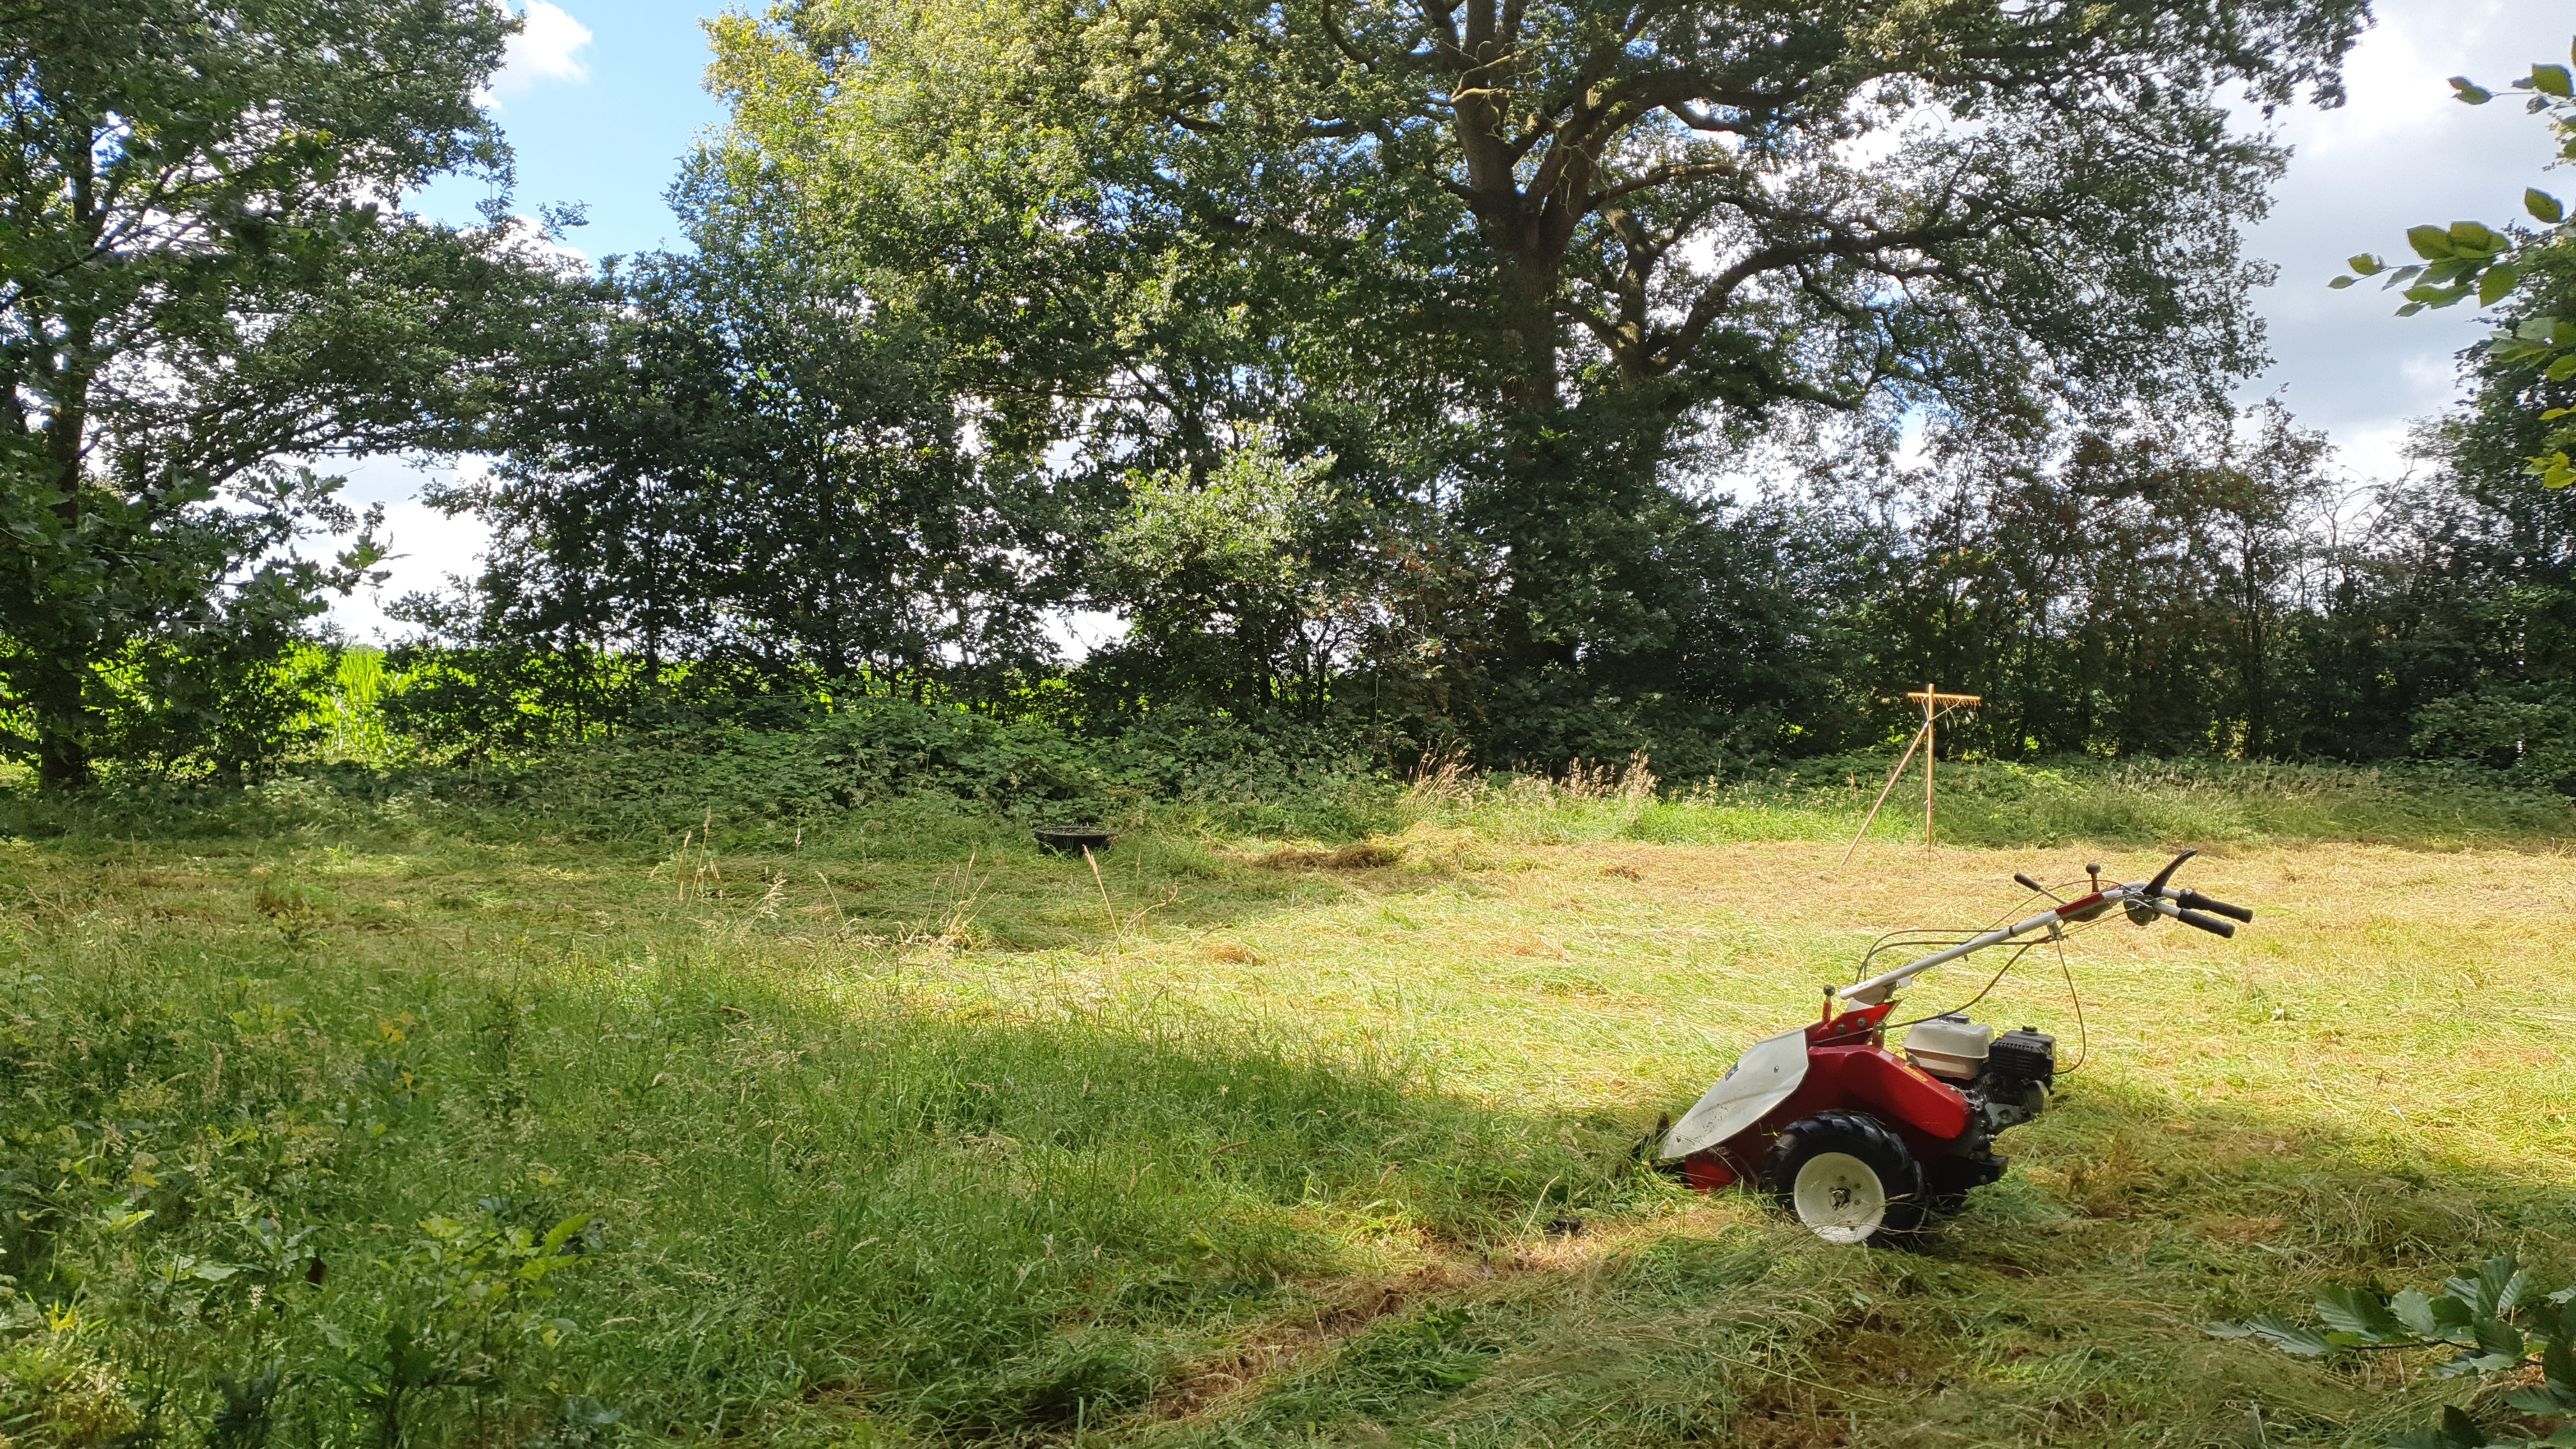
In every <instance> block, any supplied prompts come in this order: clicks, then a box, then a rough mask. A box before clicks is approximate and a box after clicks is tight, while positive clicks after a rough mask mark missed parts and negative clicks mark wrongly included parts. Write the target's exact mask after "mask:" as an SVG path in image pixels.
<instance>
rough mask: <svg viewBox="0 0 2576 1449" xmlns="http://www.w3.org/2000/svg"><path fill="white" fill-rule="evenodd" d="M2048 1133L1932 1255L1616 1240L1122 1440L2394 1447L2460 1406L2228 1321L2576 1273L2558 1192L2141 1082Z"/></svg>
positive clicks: (2023, 1139)
mask: <svg viewBox="0 0 2576 1449" xmlns="http://www.w3.org/2000/svg"><path fill="white" fill-rule="evenodd" d="M2070 1085H2072V1084H2070ZM2042 1125H2043V1126H2044V1128H2045V1130H2044V1131H2031V1130H2029V1129H2025V1131H2024V1132H2023V1133H2022V1134H2017V1136H2018V1140H2015V1139H2007V1145H2008V1146H2012V1147H2015V1148H2017V1149H2018V1153H2019V1155H2020V1156H2021V1157H2022V1159H2023V1164H2022V1165H2021V1166H2018V1167H2016V1169H2015V1170H2014V1171H2013V1173H2012V1174H2011V1176H2010V1177H2008V1178H2007V1180H2006V1181H2005V1182H2004V1183H2001V1184H1998V1185H1997V1186H1995V1187H1993V1188H1989V1189H1985V1190H1982V1191H1981V1192H1979V1193H1978V1194H1977V1195H1976V1197H1975V1198H1974V1199H1973V1202H1972V1206H1971V1208H1970V1210H1969V1211H1968V1212H1966V1213H1965V1214H1963V1215H1962V1216H1960V1217H1959V1218H1957V1219H1955V1220H1953V1221H1951V1222H1950V1223H1949V1224H1947V1225H1946V1227H1945V1228H1944V1229H1943V1231H1942V1232H1941V1233H1940V1234H1939V1236H1938V1237H1937V1238H1936V1239H1935V1240H1934V1241H1932V1242H1931V1243H1930V1244H1928V1245H1927V1246H1926V1247H1925V1248H1924V1249H1923V1250H1921V1251H1870V1250H1855V1249H1841V1248H1833V1247H1829V1246H1826V1245H1823V1244H1821V1243H1818V1242H1816V1241H1815V1240H1813V1239H1812V1238H1809V1237H1807V1236H1806V1235H1805V1234H1804V1233H1803V1232H1801V1231H1799V1230H1797V1229H1796V1228H1794V1227H1793V1226H1791V1225H1789V1224H1787V1223H1786V1222H1785V1221H1784V1220H1782V1219H1781V1218H1780V1217H1779V1216H1778V1215H1776V1214H1775V1213H1772V1212H1771V1211H1770V1210H1768V1209H1767V1208H1765V1207H1763V1206H1762V1205H1761V1204H1760V1203H1759V1202H1758V1200H1755V1199H1752V1198H1750V1197H1749V1196H1745V1195H1735V1196H1733V1197H1731V1198H1729V1197H1721V1198H1720V1199H1719V1200H1718V1201H1716V1202H1714V1203H1712V1204H1710V1205H1709V1208H1708V1210H1707V1211H1706V1212H1704V1213H1701V1214H1698V1215H1685V1216H1683V1217H1681V1218H1679V1219H1673V1220H1669V1221H1668V1222H1666V1223H1664V1224H1663V1225H1660V1226H1657V1225H1655V1224H1654V1223H1653V1222H1652V1220H1648V1221H1647V1222H1644V1223H1640V1224H1637V1225H1632V1227H1631V1228H1630V1229H1629V1230H1628V1231H1626V1232H1625V1233H1622V1232H1621V1231H1620V1230H1619V1228H1618V1226H1617V1225H1615V1224H1603V1225H1601V1226H1602V1229H1603V1231H1604V1232H1605V1234H1607V1235H1608V1237H1607V1238H1606V1240H1605V1241H1604V1242H1603V1243H1602V1244H1601V1246H1600V1247H1599V1248H1598V1249H1597V1250H1596V1251H1594V1252H1592V1253H1590V1254H1587V1255H1578V1256H1576V1257H1574V1258H1572V1259H1571V1260H1569V1261H1566V1262H1564V1263H1562V1264H1561V1265H1560V1269H1561V1270H1560V1271H1555V1272H1548V1273H1539V1274H1527V1275H1516V1276H1509V1277H1502V1278H1497V1279H1494V1280H1492V1281H1490V1282H1486V1283H1482V1284H1479V1285H1476V1286H1474V1287H1471V1288H1468V1289H1465V1290H1462V1291H1460V1292H1458V1293H1455V1294H1452V1295H1448V1296H1446V1297H1443V1298H1439V1299H1435V1300H1432V1301H1428V1302H1426V1303H1423V1304H1422V1305H1420V1306H1419V1307H1417V1308H1416V1310H1415V1311H1414V1313H1413V1315H1412V1316H1411V1317H1410V1318H1407V1319H1404V1320H1397V1321H1390V1322H1387V1323H1384V1324H1381V1325H1378V1326H1376V1327H1373V1328H1371V1329H1369V1330H1367V1331H1366V1332H1364V1333H1362V1334H1360V1335H1359V1336H1357V1337H1355V1338H1353V1339H1351V1340H1350V1341H1348V1342H1346V1343H1344V1344H1342V1345H1341V1346H1340V1348H1339V1350H1338V1351H1337V1352H1335V1353H1332V1354H1330V1355H1327V1356H1323V1357H1320V1358H1318V1359H1316V1360H1315V1361H1312V1362H1310V1363H1307V1364H1306V1365H1304V1366H1302V1367H1299V1368H1296V1369H1293V1370H1291V1371H1288V1372H1285V1373H1283V1374H1281V1375H1279V1377H1278V1378H1277V1380H1276V1381H1275V1382H1273V1383H1271V1384H1269V1385H1266V1386H1263V1387H1262V1388H1261V1389H1260V1390H1258V1391H1256V1392H1253V1393H1250V1394H1246V1395H1242V1396H1239V1397H1238V1398H1237V1399H1236V1400H1235V1401H1233V1402H1231V1403H1229V1404H1228V1405H1226V1406H1224V1407H1223V1409H1222V1410H1221V1411H1220V1412H1216V1413H1210V1414H1203V1415H1200V1416H1198V1417H1197V1418H1196V1419H1195V1420H1194V1421H1192V1422H1188V1423H1180V1424H1162V1425H1142V1424H1139V1425H1133V1426H1129V1427H1127V1428H1125V1429H1123V1430H1122V1431H1121V1432H1118V1433H1114V1434H1110V1435H1106V1436H1103V1437H1102V1439H1101V1441H1100V1442H1103V1443H1109V1442H1137V1443H1150V1444H1175V1445H1178V1444H1188V1445H1217V1444H1224V1445H1246V1446H1249V1445H1269V1444H1281V1443H1313V1444H1369V1443H1389V1442H1392V1443H1399V1444H1419V1445H1443V1446H1446V1445H1451V1444H1456V1445H1468V1446H1505V1445H1532V1444H1546V1445H1551V1446H1559V1445H1563V1446H1579V1445H1602V1446H1609V1445H1622V1446H1633V1445H1660V1444H1693V1443H1725V1444H1740V1445H1756V1446H1762V1445H1793V1444H1794V1445H1868V1444H1881V1443H1884V1444H1888V1445H1896V1444H1920V1443H1925V1442H1956V1443H1979V1444H1984V1443H2008V1442H2045V1443H2051V1444H2102V1445H2114V1444H2138V1445H2152V1444H2159V1443H2161V1444H2169V1445H2170V1444H2211V1445H2233V1444H2239V1443H2242V1444H2247V1445H2256V1444H2263V1445H2272V1446H2283V1445H2298V1444H2319V1445H2323V1444H2344V1443H2348V1442H2353V1441H2355V1440H2356V1438H2358V1439H2360V1440H2361V1441H2363V1442H2375V1441H2376V1440H2378V1439H2383V1438H2385V1437H2386V1436H2387V1435H2388V1434H2389V1433H2392V1432H2395V1431H2397V1430H2400V1429H2404V1428H2411V1427H2415V1426H2418V1425H2420V1424H2422V1423H2423V1422H2425V1421H2426V1418H2427V1415H2428V1406H2429V1405H2430V1404H2431V1403H2433V1402H2435V1400H2436V1398H2437V1397H2438V1396H2440V1395H2443V1394H2445V1393H2448V1394H2452V1395H2456V1394H2458V1393H2460V1392H2463V1391H2464V1389H2463V1387H2462V1386H2461V1385H2458V1384H2456V1383H2453V1384H2448V1385H2444V1384H2440V1383H2435V1382H2427V1381H2420V1380H2419V1381H2413V1382H2409V1381H2407V1378H2406V1375H2407V1373H2408V1372H2409V1370H2410V1368H2411V1366H2410V1365H2403V1364H2397V1363H2390V1362H2384V1361H2382V1362H2377V1363H2374V1364H2370V1365H2363V1366H2360V1367H2350V1366H2340V1365H2321V1364H2317V1363H2311V1362H2306V1361H2301V1360H2296V1359H2292V1358H2289V1357H2286V1356H2284V1355H2281V1354H2279V1353H2276V1352H2273V1351H2271V1350H2268V1349H2265V1348H2262V1347H2260V1346H2259V1345H2255V1344H2251V1343H2247V1342H2244V1341H2222V1340H2218V1339H2213V1338H2211V1337H2210V1336H2209V1335H2207V1334H2206V1333H2205V1332H2204V1331H2203V1326H2204V1325H2206V1324H2208V1323H2210V1322H2213V1321H2218V1320H2223V1319H2230V1318H2240V1317H2243V1316H2246V1315H2248V1314H2251V1313H2258V1312H2288V1313H2291V1314H2294V1315H2296V1314H2301V1313H2303V1312H2304V1311H2305V1305H2306V1304H2307V1302H2308V1301H2309V1300H2310V1299H2312V1298H2313V1297H2314V1296H2315V1293H2316V1291H2317V1290H2318V1289H2319V1288H2321V1287H2323V1286H2326V1285H2327V1284H2330V1283H2336V1282H2355V1281H2359V1282H2368V1283H2372V1284H2374V1285H2376V1286H2379V1287H2381V1288H2383V1289H2393V1288H2396V1287H2400V1286H2405V1285H2408V1284H2419V1285H2420V1284H2422V1283H2425V1282H2430V1281H2437V1280H2438V1279H2439V1278H2440V1277H2441V1276H2442V1274H2443V1273H2445V1272H2448V1271H2455V1270H2457V1269H2458V1268H2459V1267H2460V1266H2461V1265H2463V1264H2469V1263H2474V1262H2475V1261H2477V1260H2479V1259H2482V1258H2484V1257H2486V1256H2489V1255H2492V1254H2494V1253H2498V1252H2514V1251H2520V1252H2521V1253H2522V1254H2523V1255H2524V1256H2525V1258H2526V1260H2529V1261H2536V1262H2540V1263H2545V1264H2549V1265H2551V1267H2552V1268H2553V1269H2554V1270H2555V1271H2556V1272H2557V1273H2558V1274H2559V1275H2560V1276H2561V1277H2563V1276H2565V1273H2566V1270H2567V1269H2568V1268H2569V1267H2570V1266H2571V1264H2576V1192H2571V1190H2570V1189H2569V1187H2568V1186H2567V1184H2566V1182H2565V1180H2564V1174H2562V1173H2557V1172H2552V1171H2545V1170H2535V1171H2534V1172H2532V1173H2530V1174H2528V1175H2526V1174H2521V1173H2513V1172H2502V1171H2498V1170H2496V1169H2495V1168H2493V1167H2490V1166H2482V1165H2479V1164H2475V1163H2470V1162H2466V1161H2461V1160H2457V1159H2450V1158H2444V1157H2441V1156H2439V1155H2430V1156H2426V1155H2417V1154H2411V1153H2409V1154H2401V1153H2400V1152H2399V1151H2398V1150H2396V1149H2394V1148H2393V1147H2392V1146H2391V1144H2390V1143H2389V1142H2387V1141H2383V1140H2365V1139H2355V1138H2352V1137H2348V1136H2346V1135H2343V1134H2341V1133H2338V1132H2336V1131H2334V1130H2332V1129H2330V1128H2327V1127H2322V1126H2320V1125H2318V1124H2317V1123H2315V1122H2313V1121H2307V1120H2301V1119H2298V1118H2295V1117H2290V1116H2276V1115H2269V1114H2264V1113H2259V1112H2249V1111H2245V1110H2242V1109H2240V1108H2236V1107H2231V1106H2223V1105H2212V1104H2207V1103H2200V1102H2191V1101H2185V1100H2181V1099H2178V1098H2175V1097H2172V1096H2170V1095H2168V1094H2165V1093H2163V1092H2161V1091H2159V1090H2157V1089H2156V1088H2154V1087H2153V1086H2151V1085H2142V1084H2139V1083H2135V1082H2110V1081H2093V1082H2087V1083H2084V1084H2082V1085H2081V1086H2080V1087H2077V1088H2076V1089H2075V1090H2071V1091H2070V1092H2068V1093H2067V1094H2066V1095H2065V1096H2064V1098H2063V1099H2062V1100H2061V1101H2060V1102H2059V1104H2058V1105H2057V1108H2056V1109H2055V1111H2054V1112H2053V1113H2052V1114H2051V1116H2050V1117H2048V1118H2044V1119H2043V1123H2042ZM2536 1166H2537V1165H2536ZM2553 1281H2555V1280H2553Z"/></svg>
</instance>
